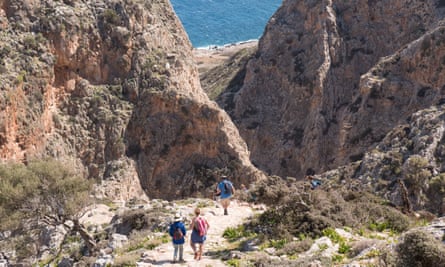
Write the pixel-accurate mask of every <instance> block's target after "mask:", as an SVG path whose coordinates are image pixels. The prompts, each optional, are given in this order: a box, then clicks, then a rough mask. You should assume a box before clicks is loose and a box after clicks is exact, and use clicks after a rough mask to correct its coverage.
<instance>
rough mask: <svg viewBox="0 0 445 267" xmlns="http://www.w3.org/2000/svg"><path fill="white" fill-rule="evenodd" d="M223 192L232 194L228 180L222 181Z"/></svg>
mask: <svg viewBox="0 0 445 267" xmlns="http://www.w3.org/2000/svg"><path fill="white" fill-rule="evenodd" d="M223 183H224V194H233V191H232V186H231V185H230V183H229V182H228V181H224V182H223Z"/></svg>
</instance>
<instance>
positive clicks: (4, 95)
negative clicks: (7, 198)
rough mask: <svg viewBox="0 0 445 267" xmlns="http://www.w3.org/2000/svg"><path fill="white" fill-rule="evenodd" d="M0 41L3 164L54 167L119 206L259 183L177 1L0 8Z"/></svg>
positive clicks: (17, 2)
mask: <svg viewBox="0 0 445 267" xmlns="http://www.w3.org/2000/svg"><path fill="white" fill-rule="evenodd" d="M0 31H1V35H0V43H1V45H0V61H1V64H0V84H1V94H0V107H1V111H2V112H1V113H0V157H1V159H2V160H3V161H9V160H14V161H27V160H30V159H33V158H41V157H48V156H49V157H56V158H59V159H61V160H65V161H66V162H67V163H68V162H69V163H70V164H75V165H76V166H78V167H79V169H80V170H81V171H82V170H83V172H84V174H85V176H86V177H90V178H96V179H99V180H102V182H103V183H105V184H104V185H103V188H102V190H100V191H101V194H104V195H107V196H108V197H112V198H122V199H129V198H132V197H134V196H139V195H141V194H143V192H142V190H144V191H145V193H147V194H148V195H149V196H156V197H168V198H173V197H176V196H180V195H186V194H197V193H199V191H198V190H204V187H203V186H202V184H205V185H208V184H210V183H212V182H214V180H215V179H217V178H216V177H210V176H209V175H202V176H198V175H195V174H196V173H197V172H198V171H201V172H204V171H206V172H209V171H208V170H215V169H222V168H225V167H227V168H229V170H230V171H231V173H233V174H234V175H235V177H233V180H234V181H242V182H247V181H249V180H252V179H255V178H256V177H258V176H261V174H260V173H259V172H258V171H257V170H256V169H255V168H253V167H252V166H251V164H250V161H249V155H248V151H247V147H246V144H245V143H244V141H242V139H241V138H240V136H239V134H238V131H237V129H236V128H235V127H234V125H233V124H232V123H231V122H230V119H229V117H228V116H227V114H226V113H225V112H224V111H222V110H220V109H219V108H218V107H217V105H216V104H215V103H214V102H211V101H209V99H208V97H207V95H206V94H205V93H204V92H203V91H202V89H201V87H200V84H199V77H198V71H197V68H196V66H195V65H194V62H193V58H192V53H191V45H190V42H189V40H188V37H187V35H186V34H185V32H184V30H183V28H182V25H181V23H180V22H179V20H178V18H177V17H176V15H175V14H174V12H173V10H172V7H171V5H170V3H169V2H168V1H164V0H160V1H139V0H137V1H133V0H131V1H130V0H125V1H88V0H87V1H70V0H64V1H51V0H43V1H31V0H11V1H1V2H0ZM184 170H185V171H184ZM185 179H187V180H185ZM199 179H202V180H199ZM135 181H137V182H135ZM159 181H162V182H159ZM173 184H187V185H188V189H178V187H177V186H173ZM198 184H201V186H198ZM141 185H142V187H141ZM104 188H106V192H104ZM189 189H193V191H191V190H189ZM184 192H185V193H184Z"/></svg>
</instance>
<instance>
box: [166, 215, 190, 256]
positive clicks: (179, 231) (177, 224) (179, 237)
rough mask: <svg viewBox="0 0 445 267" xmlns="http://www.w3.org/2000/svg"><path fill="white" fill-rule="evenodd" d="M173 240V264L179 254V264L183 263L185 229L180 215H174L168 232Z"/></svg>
mask: <svg viewBox="0 0 445 267" xmlns="http://www.w3.org/2000/svg"><path fill="white" fill-rule="evenodd" d="M168 233H169V234H170V236H171V237H172V240H173V247H174V251H173V263H175V262H176V259H177V258H178V257H177V256H178V254H179V262H185V261H184V257H183V255H184V243H185V235H186V233H187V231H186V229H185V225H184V223H183V222H182V216H181V214H176V215H175V217H174V219H173V223H172V224H171V225H170V229H169V231H168Z"/></svg>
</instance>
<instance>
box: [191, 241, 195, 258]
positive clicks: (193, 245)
mask: <svg viewBox="0 0 445 267" xmlns="http://www.w3.org/2000/svg"><path fill="white" fill-rule="evenodd" d="M190 246H191V247H192V250H193V254H195V257H194V259H196V257H197V252H196V244H195V243H193V242H192V241H191V240H190Z"/></svg>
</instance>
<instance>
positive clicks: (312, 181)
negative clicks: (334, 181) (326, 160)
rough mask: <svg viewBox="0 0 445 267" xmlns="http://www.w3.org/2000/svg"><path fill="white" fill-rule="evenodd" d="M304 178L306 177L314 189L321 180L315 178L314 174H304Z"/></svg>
mask: <svg viewBox="0 0 445 267" xmlns="http://www.w3.org/2000/svg"><path fill="white" fill-rule="evenodd" d="M306 179H308V180H309V182H310V183H311V189H312V190H314V189H315V188H317V187H319V186H320V185H321V181H320V180H318V179H315V178H314V176H312V175H308V176H306Z"/></svg>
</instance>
